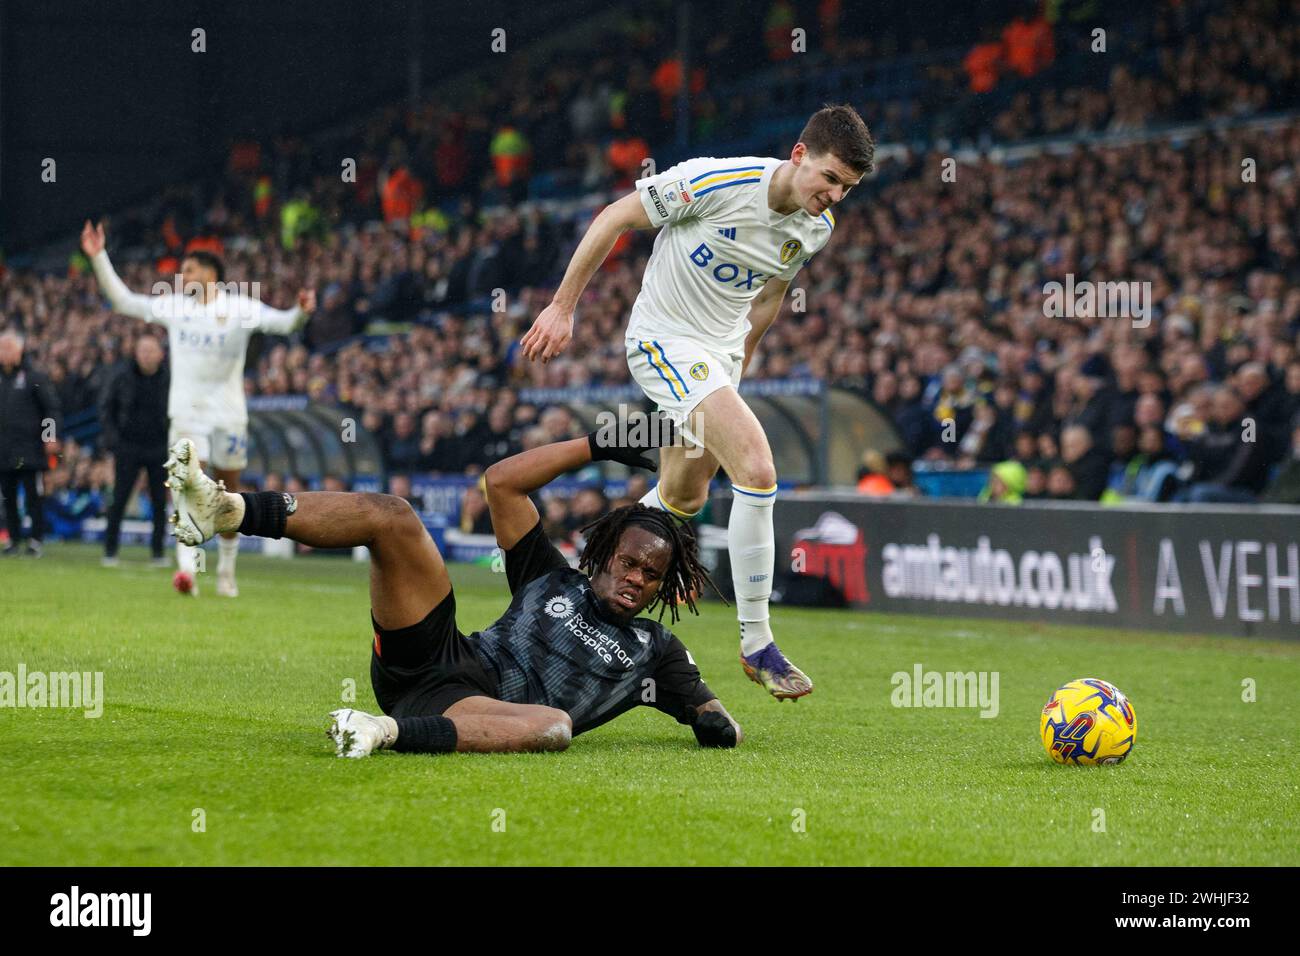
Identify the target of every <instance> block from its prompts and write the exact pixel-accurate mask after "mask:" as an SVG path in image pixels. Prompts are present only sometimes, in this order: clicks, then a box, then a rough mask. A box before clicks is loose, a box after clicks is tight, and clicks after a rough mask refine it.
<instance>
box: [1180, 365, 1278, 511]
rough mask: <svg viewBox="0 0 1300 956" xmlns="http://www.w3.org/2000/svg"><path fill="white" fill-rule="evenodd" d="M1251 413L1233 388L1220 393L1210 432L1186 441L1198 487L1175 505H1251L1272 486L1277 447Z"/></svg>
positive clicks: (1187, 490) (1228, 386)
mask: <svg viewBox="0 0 1300 956" xmlns="http://www.w3.org/2000/svg"><path fill="white" fill-rule="evenodd" d="M1246 411H1247V409H1246V403H1245V402H1244V401H1243V400H1242V398H1241V396H1240V395H1239V394H1237V392H1236V390H1235V389H1233V388H1232V386H1230V385H1223V386H1220V387H1219V388H1218V390H1217V391H1215V393H1214V405H1213V409H1212V411H1211V416H1210V421H1209V422H1208V423H1207V427H1206V429H1205V432H1204V433H1203V434H1201V435H1199V436H1196V437H1194V438H1190V439H1187V440H1186V445H1187V457H1188V458H1189V459H1191V460H1192V461H1194V462H1196V466H1197V474H1196V482H1195V483H1194V484H1193V485H1192V486H1191V487H1190V488H1188V489H1186V490H1185V491H1183V492H1181V493H1180V494H1179V496H1178V497H1177V498H1175V499H1174V500H1175V501H1190V502H1224V503H1241V504H1246V503H1250V502H1252V501H1255V500H1256V496H1257V495H1258V494H1259V493H1260V492H1261V491H1263V490H1264V488H1265V487H1266V486H1267V485H1268V478H1269V471H1270V469H1271V467H1272V463H1273V454H1272V449H1271V448H1270V445H1271V444H1272V442H1270V441H1269V437H1268V433H1267V431H1266V430H1264V429H1263V428H1262V427H1261V425H1260V423H1259V422H1257V421H1255V420H1254V419H1252V418H1250V417H1249V416H1248V415H1247V414H1246ZM1180 437H1182V436H1180Z"/></svg>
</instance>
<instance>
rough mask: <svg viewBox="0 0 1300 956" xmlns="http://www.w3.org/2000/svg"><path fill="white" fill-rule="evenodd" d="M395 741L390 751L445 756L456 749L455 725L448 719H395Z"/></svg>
mask: <svg viewBox="0 0 1300 956" xmlns="http://www.w3.org/2000/svg"><path fill="white" fill-rule="evenodd" d="M395 719H396V721H397V740H396V741H394V742H393V745H392V747H390V748H389V749H390V750H397V751H402V752H405V753H419V754H446V753H451V752H452V751H453V750H455V749H456V725H455V724H454V723H452V721H451V718H450V717H397V718H395Z"/></svg>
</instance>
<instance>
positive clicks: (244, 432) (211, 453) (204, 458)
mask: <svg viewBox="0 0 1300 956" xmlns="http://www.w3.org/2000/svg"><path fill="white" fill-rule="evenodd" d="M180 438H188V439H189V440H190V441H192V442H194V447H195V448H196V449H197V450H198V453H199V461H201V462H203V463H205V464H207V465H210V466H211V467H213V468H220V469H222V470H223V471H242V470H243V469H245V468H247V467H248V426H247V425H209V424H205V423H203V422H183V421H174V420H173V421H172V423H171V429H170V431H169V433H168V435H167V445H168V447H170V446H171V445H172V443H173V442H175V441H176V440H177V439H180Z"/></svg>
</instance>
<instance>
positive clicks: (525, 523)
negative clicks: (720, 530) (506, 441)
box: [483, 432, 656, 551]
mask: <svg viewBox="0 0 1300 956" xmlns="http://www.w3.org/2000/svg"><path fill="white" fill-rule="evenodd" d="M604 438H605V435H604V433H603V432H592V433H591V434H590V435H588V436H586V437H585V438H572V439H569V440H568V441H561V442H555V443H554V444H552V445H542V446H541V447H540V448H530V449H529V450H528V451H525V452H520V453H519V454H518V455H511V456H510V457H509V458H506V459H503V460H502V461H499V462H497V463H496V464H495V465H492V466H491V467H489V468H488V470H487V471H486V472H485V473H484V475H483V482H484V485H485V487H486V488H487V500H488V511H489V512H490V513H491V515H492V530H493V531H494V532H495V533H496V538H497V544H498V545H500V546H501V548H502V549H503V550H505V551H509V550H510V549H511V548H513V547H514V546H515V545H516V544H518V543H519V541H520V540H521V539H522V538H523V536H524V535H526V534H527V533H528V532H530V531H532V530H533V527H534V526H535V525H536V524H537V522H538V519H539V515H538V514H537V507H536V505H534V504H533V502H532V499H531V498H529V497H528V496H529V495H531V494H532V493H533V492H534V491H537V490H538V489H539V488H543V487H545V486H546V485H548V484H550V483H551V482H552V481H554V480H555V479H556V478H558V477H560V475H563V474H565V473H567V472H570V471H574V470H575V469H578V468H581V467H582V466H583V465H587V464H590V463H591V462H593V461H621V462H622V463H623V464H625V465H631V466H633V467H638V468H648V469H650V470H651V471H655V470H656V465H655V463H654V462H653V461H651V460H650V459H649V458H647V457H645V455H644V454H643V452H644V451H645V449H644V448H627V447H621V446H617V447H616V446H611V445H607V444H605V443H604V442H603V439H604Z"/></svg>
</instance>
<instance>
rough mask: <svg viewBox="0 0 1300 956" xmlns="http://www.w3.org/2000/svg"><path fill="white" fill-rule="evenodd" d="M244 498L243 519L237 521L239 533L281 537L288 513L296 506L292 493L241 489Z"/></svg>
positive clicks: (257, 536)
mask: <svg viewBox="0 0 1300 956" xmlns="http://www.w3.org/2000/svg"><path fill="white" fill-rule="evenodd" d="M239 497H241V498H243V499H244V520H243V521H241V522H240V523H239V533H240V534H246V535H250V536H252V537H255V538H283V537H284V525H285V522H286V521H288V520H289V515H290V514H292V513H293V511H294V509H296V508H297V507H298V502H297V500H296V499H295V498H294V496H293V495H290V494H285V493H282V492H279V491H253V492H248V491H241V492H240V493H239Z"/></svg>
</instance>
